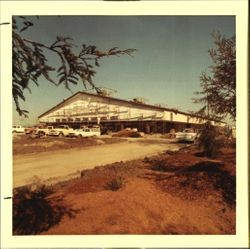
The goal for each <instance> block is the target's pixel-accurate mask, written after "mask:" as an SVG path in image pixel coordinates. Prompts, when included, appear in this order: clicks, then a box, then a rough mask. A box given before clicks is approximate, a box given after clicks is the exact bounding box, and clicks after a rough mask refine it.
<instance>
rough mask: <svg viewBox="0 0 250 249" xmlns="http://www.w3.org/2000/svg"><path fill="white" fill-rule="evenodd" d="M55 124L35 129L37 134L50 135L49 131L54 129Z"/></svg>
mask: <svg viewBox="0 0 250 249" xmlns="http://www.w3.org/2000/svg"><path fill="white" fill-rule="evenodd" d="M53 128H54V127H53V126H39V127H37V128H36V129H35V132H34V133H35V134H36V135H40V136H41V135H42V136H44V135H49V132H50V131H51V130H52V129H53Z"/></svg>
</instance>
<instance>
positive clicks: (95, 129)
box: [69, 127, 101, 137]
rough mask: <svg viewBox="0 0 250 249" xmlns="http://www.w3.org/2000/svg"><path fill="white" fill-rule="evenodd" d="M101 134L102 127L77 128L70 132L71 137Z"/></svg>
mask: <svg viewBox="0 0 250 249" xmlns="http://www.w3.org/2000/svg"><path fill="white" fill-rule="evenodd" d="M97 136H101V131H100V127H92V128H83V129H77V130H74V131H72V132H70V133H69V137H97Z"/></svg>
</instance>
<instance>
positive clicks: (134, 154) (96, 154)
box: [13, 139, 181, 187]
mask: <svg viewBox="0 0 250 249" xmlns="http://www.w3.org/2000/svg"><path fill="white" fill-rule="evenodd" d="M180 147H181V145H179V144H170V143H169V142H168V141H167V140H165V139H130V140H128V141H127V142H124V143H120V144H107V145H100V146H93V147H85V148H81V149H79V148H78V149H70V150H62V151H53V152H42V153H37V154H32V155H17V156H14V157H13V185H14V186H13V187H19V186H23V185H26V184H30V183H32V182H34V181H37V180H41V181H45V182H57V181H60V180H65V179H67V178H72V177H75V176H78V175H80V171H81V170H84V169H91V168H94V167H95V166H100V165H105V164H109V163H113V162H117V161H127V160H133V159H139V158H143V157H145V156H150V155H153V154H156V153H159V152H161V151H164V150H178V149H179V148H180Z"/></svg>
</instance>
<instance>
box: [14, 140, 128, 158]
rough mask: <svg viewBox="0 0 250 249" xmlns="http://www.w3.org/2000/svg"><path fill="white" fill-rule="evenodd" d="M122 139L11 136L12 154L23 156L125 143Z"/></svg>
mask: <svg viewBox="0 0 250 249" xmlns="http://www.w3.org/2000/svg"><path fill="white" fill-rule="evenodd" d="M125 141H126V139H122V138H115V137H114V138H109V137H105V136H104V137H99V138H68V137H62V138H61V137H60V138H59V137H49V136H46V137H43V138H32V137H31V136H30V135H14V136H13V154H14V155H24V154H31V153H39V152H46V151H49V152H50V151H56V150H62V149H72V148H81V147H87V146H96V145H103V144H113V143H121V142H125Z"/></svg>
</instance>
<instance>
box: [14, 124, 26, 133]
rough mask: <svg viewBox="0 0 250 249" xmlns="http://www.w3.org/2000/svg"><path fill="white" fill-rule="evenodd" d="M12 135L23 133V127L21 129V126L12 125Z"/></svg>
mask: <svg viewBox="0 0 250 249" xmlns="http://www.w3.org/2000/svg"><path fill="white" fill-rule="evenodd" d="M12 133H25V130H24V127H22V126H21V125H13V126H12Z"/></svg>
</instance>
